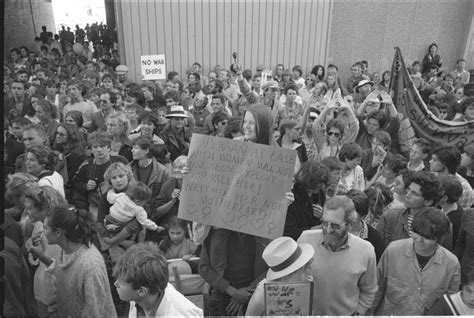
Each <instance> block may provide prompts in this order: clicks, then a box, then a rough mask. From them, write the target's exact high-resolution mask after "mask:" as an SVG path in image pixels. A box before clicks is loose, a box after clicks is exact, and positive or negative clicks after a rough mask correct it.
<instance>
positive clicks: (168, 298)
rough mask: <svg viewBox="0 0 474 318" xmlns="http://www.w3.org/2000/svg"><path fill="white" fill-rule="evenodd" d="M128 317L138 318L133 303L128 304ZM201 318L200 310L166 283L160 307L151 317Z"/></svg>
mask: <svg viewBox="0 0 474 318" xmlns="http://www.w3.org/2000/svg"><path fill="white" fill-rule="evenodd" d="M128 316H129V317H138V313H137V307H136V306H135V302H134V301H132V302H130V311H129V314H128ZM172 316H175V317H202V316H203V313H202V309H200V308H199V307H197V306H196V305H195V304H193V303H192V302H191V301H190V300H188V299H187V298H186V297H184V295H183V294H181V293H180V292H179V291H177V290H176V289H175V288H174V287H173V285H171V284H170V283H168V285H167V286H166V289H165V294H164V295H163V298H162V299H161V302H160V305H159V306H158V308H157V309H156V312H155V313H154V314H153V315H151V317H172Z"/></svg>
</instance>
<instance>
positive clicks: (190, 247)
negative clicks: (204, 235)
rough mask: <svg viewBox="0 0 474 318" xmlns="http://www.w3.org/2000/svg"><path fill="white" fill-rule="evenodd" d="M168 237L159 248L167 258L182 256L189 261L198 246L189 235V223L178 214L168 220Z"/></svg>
mask: <svg viewBox="0 0 474 318" xmlns="http://www.w3.org/2000/svg"><path fill="white" fill-rule="evenodd" d="M167 228H168V238H166V239H165V240H163V241H161V243H160V244H159V248H160V250H161V251H163V254H164V255H165V257H166V258H167V259H174V258H182V259H183V260H185V261H188V260H189V259H190V258H191V257H192V256H194V252H195V251H196V249H197V246H196V245H195V244H194V243H193V242H192V241H191V239H190V238H188V237H187V235H186V233H187V232H188V223H187V222H186V221H184V220H182V219H178V218H177V217H176V216H172V217H171V218H170V220H169V222H168V226H167Z"/></svg>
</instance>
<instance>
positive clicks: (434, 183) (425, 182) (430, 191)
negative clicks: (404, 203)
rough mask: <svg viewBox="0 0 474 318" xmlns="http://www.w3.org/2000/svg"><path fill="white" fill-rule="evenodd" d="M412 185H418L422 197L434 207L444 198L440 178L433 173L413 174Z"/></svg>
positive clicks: (420, 172) (419, 172)
mask: <svg viewBox="0 0 474 318" xmlns="http://www.w3.org/2000/svg"><path fill="white" fill-rule="evenodd" d="M411 183H416V184H417V185H419V186H420V190H421V196H422V197H423V199H425V200H427V201H430V200H431V201H432V202H433V203H432V205H433V206H434V205H435V204H437V203H438V201H439V199H440V198H441V197H442V196H443V191H442V189H441V184H440V182H439V178H438V177H437V176H435V175H433V174H432V173H431V172H427V171H418V172H413V173H412V177H411Z"/></svg>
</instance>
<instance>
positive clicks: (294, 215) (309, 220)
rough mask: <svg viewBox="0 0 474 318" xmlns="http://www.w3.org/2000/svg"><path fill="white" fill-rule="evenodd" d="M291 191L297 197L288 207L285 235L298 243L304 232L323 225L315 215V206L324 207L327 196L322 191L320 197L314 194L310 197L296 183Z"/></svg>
mask: <svg viewBox="0 0 474 318" xmlns="http://www.w3.org/2000/svg"><path fill="white" fill-rule="evenodd" d="M291 191H292V192H293V194H294V195H295V201H293V203H292V204H290V206H289V207H288V211H287V213H286V221H285V228H284V231H283V235H284V236H289V237H291V238H293V239H294V240H295V241H296V240H298V238H299V237H300V235H301V233H302V232H303V231H306V230H309V229H311V228H312V227H313V226H316V225H319V224H320V223H321V222H320V221H319V219H318V218H316V217H315V216H314V215H313V204H319V205H321V206H324V202H325V201H326V196H325V194H324V193H323V192H322V191H321V192H320V193H319V194H318V195H314V194H313V195H312V196H311V197H310V196H308V193H307V191H306V189H305V188H304V187H303V186H302V185H301V184H299V183H295V185H294V186H293V189H292V190H291Z"/></svg>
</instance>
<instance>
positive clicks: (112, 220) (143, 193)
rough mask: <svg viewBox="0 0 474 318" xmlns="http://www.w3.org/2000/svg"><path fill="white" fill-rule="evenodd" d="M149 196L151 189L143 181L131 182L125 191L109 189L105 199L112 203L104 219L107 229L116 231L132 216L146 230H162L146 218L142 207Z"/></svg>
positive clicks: (162, 229)
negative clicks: (117, 191) (118, 191)
mask: <svg viewBox="0 0 474 318" xmlns="http://www.w3.org/2000/svg"><path fill="white" fill-rule="evenodd" d="M150 198H151V190H150V188H148V186H147V185H146V184H144V183H143V182H137V183H134V184H131V185H130V186H129V187H128V189H127V192H126V193H123V192H122V193H115V191H114V190H109V192H108V193H107V201H108V202H109V203H110V204H113V205H112V207H111V208H110V213H109V214H108V215H107V216H106V217H105V219H104V225H105V228H106V229H107V231H109V232H112V233H118V232H120V231H121V230H122V229H123V228H124V226H125V225H126V224H127V223H128V222H130V221H131V220H132V219H133V218H136V219H137V221H138V223H140V224H141V225H143V226H144V227H145V228H147V229H148V230H152V231H158V232H161V231H164V230H165V229H164V228H163V227H162V226H158V225H156V223H155V222H153V221H151V220H149V219H148V216H147V212H146V211H145V209H144V208H143V206H144V205H145V204H146V203H147V202H148V200H150ZM107 243H108V242H107ZM109 244H110V243H109Z"/></svg>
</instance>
